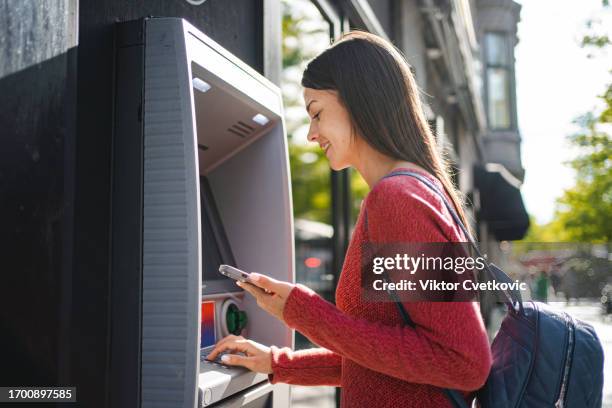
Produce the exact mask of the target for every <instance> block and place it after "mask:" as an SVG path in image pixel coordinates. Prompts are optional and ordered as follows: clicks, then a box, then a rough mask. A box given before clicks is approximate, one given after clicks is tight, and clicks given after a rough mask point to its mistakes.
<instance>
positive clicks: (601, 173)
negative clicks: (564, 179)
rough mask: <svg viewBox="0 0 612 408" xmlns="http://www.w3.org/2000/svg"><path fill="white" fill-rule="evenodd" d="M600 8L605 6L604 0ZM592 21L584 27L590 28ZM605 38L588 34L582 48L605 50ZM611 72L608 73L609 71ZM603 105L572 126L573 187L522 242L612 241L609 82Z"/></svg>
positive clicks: (611, 105)
mask: <svg viewBox="0 0 612 408" xmlns="http://www.w3.org/2000/svg"><path fill="white" fill-rule="evenodd" d="M602 5H603V7H609V2H608V1H606V0H604V1H603V2H602ZM593 26H594V23H593V21H592V20H589V21H588V22H587V28H589V29H592V28H593ZM610 44H611V41H610V39H609V38H608V36H607V35H600V34H597V33H592V34H589V35H587V36H585V37H584V38H583V41H582V46H583V47H595V48H599V49H601V48H605V47H607V46H608V45H610ZM610 72H611V73H612V71H610ZM599 98H600V99H602V100H603V102H604V109H603V111H602V112H600V113H596V112H588V113H586V114H585V115H583V116H581V117H579V118H577V119H576V120H575V121H574V123H576V124H577V125H579V126H580V128H581V131H580V132H579V133H577V134H574V135H570V136H569V137H568V140H569V142H570V144H571V146H572V147H573V148H574V149H575V150H576V151H577V152H578V153H577V156H576V157H575V158H574V159H573V160H571V161H570V162H568V163H567V164H568V165H569V166H571V167H572V168H573V169H574V170H575V171H576V184H575V185H574V186H573V187H572V188H570V189H568V190H566V191H565V192H564V193H563V195H562V196H561V197H560V198H559V199H557V207H556V210H555V216H554V219H553V221H552V222H550V223H549V224H546V225H537V224H536V223H535V222H533V223H532V224H531V225H532V227H531V228H530V230H529V232H528V234H527V236H526V237H525V238H524V239H523V241H524V242H610V241H611V238H612V136H611V134H610V131H611V129H612V83H609V84H608V85H607V87H606V90H605V92H604V93H603V94H602V95H599Z"/></svg>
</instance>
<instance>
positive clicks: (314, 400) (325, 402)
mask: <svg viewBox="0 0 612 408" xmlns="http://www.w3.org/2000/svg"><path fill="white" fill-rule="evenodd" d="M335 395H336V389H335V388H334V387H302V386H298V385H293V386H291V408H313V407H316V408H336V402H335V398H336V397H335Z"/></svg>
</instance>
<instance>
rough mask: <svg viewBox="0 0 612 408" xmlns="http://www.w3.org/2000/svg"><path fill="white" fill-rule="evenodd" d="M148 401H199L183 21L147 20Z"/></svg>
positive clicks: (194, 210)
mask: <svg viewBox="0 0 612 408" xmlns="http://www.w3.org/2000/svg"><path fill="white" fill-rule="evenodd" d="M145 38H146V42H145V44H146V45H145V87H144V88H145V90H144V100H145V102H144V112H143V114H144V187H143V193H144V194H143V204H144V207H143V212H144V223H143V224H144V228H143V304H142V314H143V321H142V397H141V398H142V406H143V407H156V406H160V407H169V406H173V407H194V406H195V405H196V403H197V384H196V379H197V374H198V370H199V360H198V358H197V355H198V350H199V332H198V322H199V319H200V316H199V311H200V308H199V301H200V284H201V275H200V273H201V272H200V269H201V260H200V247H199V241H200V215H199V212H200V209H199V205H200V204H199V184H198V170H197V165H196V164H197V158H196V154H197V152H196V151H195V146H194V145H195V135H194V129H193V117H192V106H191V94H190V91H191V85H190V84H191V82H190V74H189V67H188V65H187V62H186V57H185V40H184V37H183V30H182V25H181V23H180V20H178V19H164V20H156V19H151V20H147V29H146V36H145Z"/></svg>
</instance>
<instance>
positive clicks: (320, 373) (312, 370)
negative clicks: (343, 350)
mask: <svg viewBox="0 0 612 408" xmlns="http://www.w3.org/2000/svg"><path fill="white" fill-rule="evenodd" d="M270 349H271V352H272V371H273V372H272V374H269V375H268V380H270V382H271V383H272V384H276V383H279V382H281V383H286V384H293V385H330V386H334V387H340V372H341V363H342V358H341V357H340V356H339V355H338V354H336V353H334V352H331V351H329V350H326V349H324V348H312V349H306V350H297V351H293V350H291V349H290V348H289V347H283V348H278V347H276V346H271V347H270Z"/></svg>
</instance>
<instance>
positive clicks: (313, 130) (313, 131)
mask: <svg viewBox="0 0 612 408" xmlns="http://www.w3.org/2000/svg"><path fill="white" fill-rule="evenodd" d="M306 138H307V139H308V141H309V142H314V141H315V140H317V139H318V138H319V131H318V129H317V126H316V125H315V124H314V123H311V124H310V128H308V136H307V137H306Z"/></svg>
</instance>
